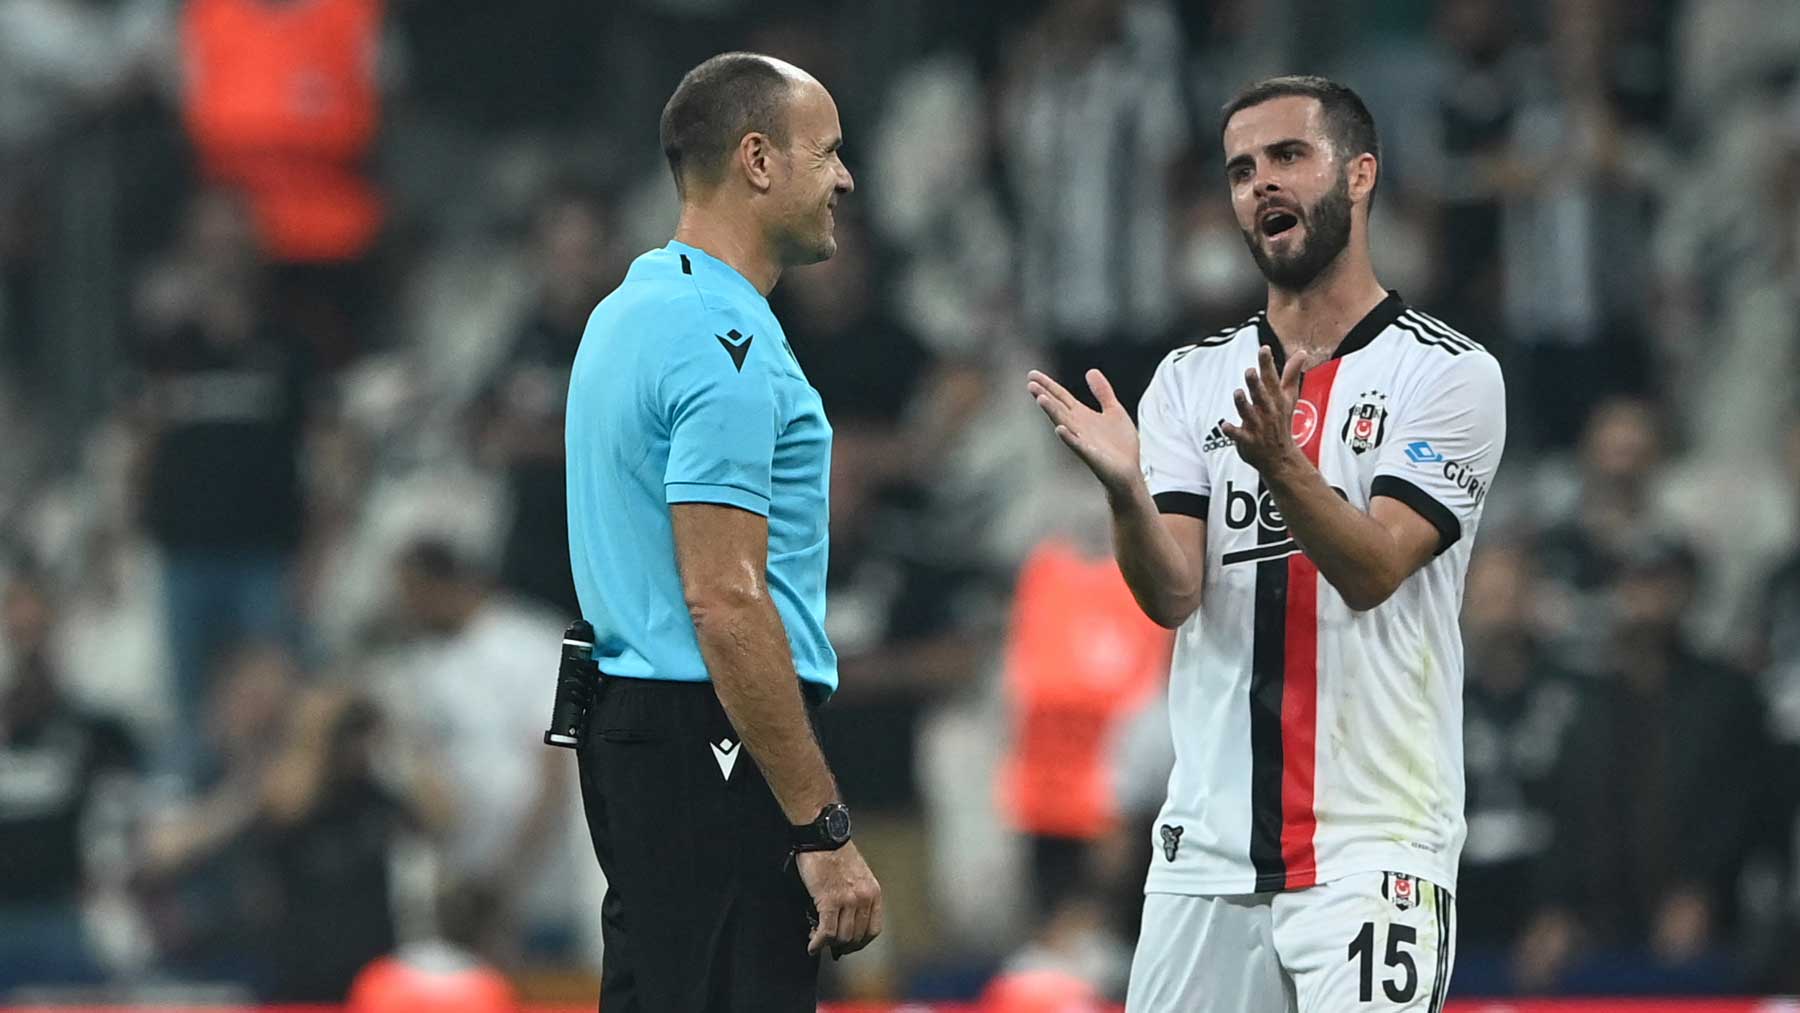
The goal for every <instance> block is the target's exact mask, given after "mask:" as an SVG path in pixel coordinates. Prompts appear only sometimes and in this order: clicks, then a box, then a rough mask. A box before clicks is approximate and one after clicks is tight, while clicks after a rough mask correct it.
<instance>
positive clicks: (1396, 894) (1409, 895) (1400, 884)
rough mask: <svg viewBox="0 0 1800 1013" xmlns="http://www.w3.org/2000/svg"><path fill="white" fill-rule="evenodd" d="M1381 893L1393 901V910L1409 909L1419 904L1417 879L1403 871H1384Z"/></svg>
mask: <svg viewBox="0 0 1800 1013" xmlns="http://www.w3.org/2000/svg"><path fill="white" fill-rule="evenodd" d="M1381 895H1382V896H1383V897H1386V898H1387V899H1388V900H1390V901H1393V902H1394V910H1396V911H1410V910H1412V909H1413V908H1415V907H1418V906H1419V880H1418V878H1417V877H1415V876H1408V875H1407V874H1405V873H1404V872H1384V873H1382V874H1381Z"/></svg>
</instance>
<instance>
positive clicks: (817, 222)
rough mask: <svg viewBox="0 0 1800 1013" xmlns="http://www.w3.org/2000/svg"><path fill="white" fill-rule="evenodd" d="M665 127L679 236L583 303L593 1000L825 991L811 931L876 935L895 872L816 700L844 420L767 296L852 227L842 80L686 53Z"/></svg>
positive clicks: (827, 678) (575, 447)
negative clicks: (597, 987)
mask: <svg viewBox="0 0 1800 1013" xmlns="http://www.w3.org/2000/svg"><path fill="white" fill-rule="evenodd" d="M661 133H662V146H663V151H664V153H665V154H666V155H667V156H668V159H669V166H670V168H671V169H672V170H673V171H674V174H675V188H676V190H677V192H678V193H679V194H680V197H681V222H680V225H679V226H678V227H677V228H676V230H675V240H674V241H673V242H671V243H669V245H667V246H665V247H663V248H662V249H660V250H652V251H651V252H649V253H646V254H644V255H643V256H641V257H639V258H638V259H637V260H636V261H635V262H634V263H633V264H632V265H631V270H630V272H629V273H628V274H627V275H626V276H625V280H624V282H623V283H622V284H621V285H620V286H619V287H618V289H617V290H615V291H614V292H613V293H612V294H611V295H609V296H607V297H606V299H605V300H603V301H602V302H601V303H600V306H599V308H598V309H596V310H595V311H594V314H593V316H592V318H591V319H589V321H588V326H587V333H586V334H585V335H584V336H583V338H582V341H581V349H580V351H579V352H578V353H577V354H576V356H575V368H574V373H573V375H572V377H571V379H570V384H569V408H568V415H567V419H568V421H567V426H568V430H567V442H568V469H569V552H570V557H571V561H572V563H573V566H574V571H575V585H576V590H577V592H578V593H579V595H580V598H581V611H582V615H583V617H584V618H586V619H587V620H588V621H589V622H591V623H592V624H593V626H594V631H595V643H594V657H595V660H596V661H597V662H598V663H599V667H600V671H601V672H602V673H603V676H604V677H603V678H602V679H601V682H600V689H599V692H598V696H597V699H596V700H595V701H594V702H593V705H592V708H591V710H590V712H589V717H588V723H587V730H586V734H585V736H584V738H583V740H582V745H581V751H580V767H581V788H582V798H583V802H584V803H585V807H586V810H587V819H588V827H589V829H590V830H591V832H592V834H593V839H594V852H595V854H596V855H597V856H598V857H599V859H600V865H601V868H602V869H603V870H604V871H605V873H606V878H607V882H608V887H607V893H606V901H605V903H604V905H603V906H602V910H601V925H602V935H603V938H604V940H605V951H606V955H605V960H604V967H603V968H602V972H603V973H602V984H601V1006H602V1008H603V1009H605V1010H606V1013H703V1011H705V1013H713V1011H758V1013H762V1011H768V1013H788V1011H792V1013H813V1011H814V1010H815V1009H816V1006H817V995H818V972H819V956H818V955H819V954H820V952H821V951H823V950H825V949H827V948H829V949H831V950H832V951H833V953H834V954H843V953H848V952H852V951H854V950H858V949H861V948H862V947H863V946H866V945H867V944H868V943H869V941H870V940H872V939H874V938H875V936H876V934H878V933H879V932H880V931H881V888H880V887H879V886H878V885H877V884H876V882H875V877H874V875H873V874H872V873H871V872H870V871H869V867H868V865H867V864H865V863H864V861H863V859H862V856H861V854H859V853H858V851H857V849H856V845H855V844H854V843H852V842H851V840H850V814H849V810H848V809H846V808H845V807H844V805H843V803H842V800H841V799H840V798H839V795H838V790H837V784H836V782H835V781H834V780H833V778H832V775H831V769H830V768H829V767H828V766H827V765H826V763H825V756H824V753H823V752H822V751H821V750H820V748H819V743H818V739H817V738H816V736H815V735H814V732H813V727H812V722H811V717H810V711H811V710H812V708H814V707H816V706H818V705H819V704H820V703H821V702H823V701H824V700H825V699H826V698H827V697H829V696H830V695H831V693H832V691H833V690H834V689H836V688H837V655H836V653H834V652H833V651H832V648H831V644H830V643H829V642H828V641H827V640H826V639H825V628H824V618H825V558H826V501H827V474H828V464H829V460H830V457H831V427H830V425H829V424H827V423H826V421H825V413H824V409H823V405H822V404H821V402H820V400H819V394H818V392H817V391H815V390H814V389H813V388H812V386H811V385H810V384H809V383H808V382H807V380H806V376H805V374H803V373H802V372H801V370H800V364H799V363H798V362H797V361H795V359H794V353H793V350H792V349H790V348H789V347H788V343H787V339H786V338H785V337H784V336H783V334H782V330H781V324H780V323H778V322H777V321H776V319H775V316H774V314H773V313H771V312H770V310H769V303H768V298H767V297H768V294H769V291H770V290H771V289H773V288H774V287H775V283H776V282H777V281H778V280H779V279H780V277H781V272H782V271H783V270H785V269H787V268H789V267H797V266H800V265H804V264H813V263H817V262H819V261H822V260H824V259H826V258H828V257H830V256H831V255H832V253H833V252H834V251H835V250H836V248H837V244H836V240H835V239H834V238H833V236H832V209H833V208H834V207H835V206H836V204H837V202H838V199H839V198H840V197H842V196H843V195H844V194H847V193H849V192H850V190H851V187H852V182H851V179H850V173H849V170H847V169H845V168H844V163H843V162H842V161H841V160H840V159H839V157H838V146H839V145H840V144H841V143H842V133H841V129H840V127H839V126H838V115H837V106H836V104H835V103H833V102H832V100H831V96H830V95H829V94H828V93H827V92H826V91H825V89H824V87H823V86H821V85H820V84H819V82H818V81H816V80H814V79H813V78H812V76H811V75H809V74H807V73H806V72H805V71H802V70H800V69H799V68H797V67H794V66H792V65H790V64H787V63H784V62H782V61H780V60H775V59H772V58H769V57H766V56H759V55H755V54H751V53H726V54H724V55H721V56H715V57H713V58H712V59H710V60H707V61H706V62H705V63H702V64H700V65H699V66H698V67H695V68H694V69H693V70H691V71H689V72H688V74H687V76H686V77H684V78H682V80H681V84H680V85H679V86H678V87H677V88H676V89H675V94H674V95H673V96H672V97H671V98H670V99H669V102H668V105H667V106H665V107H664V108H663V113H662V130H661ZM745 753H748V754H749V756H748V757H747V758H746V757H745V755H744V754H745Z"/></svg>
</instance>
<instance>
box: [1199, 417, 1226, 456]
mask: <svg viewBox="0 0 1800 1013" xmlns="http://www.w3.org/2000/svg"><path fill="white" fill-rule="evenodd" d="M1224 424H1225V420H1224V419H1220V420H1219V421H1218V422H1217V423H1216V424H1215V425H1214V426H1213V427H1212V432H1210V433H1207V434H1206V439H1204V440H1202V441H1201V442H1200V452H1201V453H1203V454H1210V453H1212V452H1213V451H1215V450H1224V449H1225V448H1226V447H1229V446H1231V437H1229V436H1226V435H1225V430H1224V429H1222V428H1220V427H1221V426H1223V425H1224Z"/></svg>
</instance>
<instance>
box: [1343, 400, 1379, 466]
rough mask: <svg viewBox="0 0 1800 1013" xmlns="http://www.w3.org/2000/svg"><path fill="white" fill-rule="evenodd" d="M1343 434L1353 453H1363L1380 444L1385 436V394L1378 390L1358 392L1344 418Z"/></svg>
mask: <svg viewBox="0 0 1800 1013" xmlns="http://www.w3.org/2000/svg"><path fill="white" fill-rule="evenodd" d="M1343 436H1344V442H1345V443H1347V444H1349V445H1350V450H1351V451H1352V452H1353V453H1357V454H1363V453H1367V452H1368V451H1371V450H1374V449H1375V448H1376V447H1379V446H1381V441H1382V440H1383V439H1384V438H1385V437H1386V436H1387V395H1386V394H1383V393H1381V392H1380V391H1378V390H1366V391H1363V392H1362V393H1361V394H1358V395H1357V396H1356V400H1355V401H1354V402H1353V403H1352V404H1351V405H1350V414H1349V416H1348V417H1346V418H1345V419H1344V431H1343Z"/></svg>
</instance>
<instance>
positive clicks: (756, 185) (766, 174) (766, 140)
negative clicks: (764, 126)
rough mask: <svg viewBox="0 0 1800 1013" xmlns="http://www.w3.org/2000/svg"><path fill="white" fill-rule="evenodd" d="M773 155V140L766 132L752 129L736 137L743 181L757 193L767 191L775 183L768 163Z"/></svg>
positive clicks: (771, 168) (738, 160) (739, 166)
mask: <svg viewBox="0 0 1800 1013" xmlns="http://www.w3.org/2000/svg"><path fill="white" fill-rule="evenodd" d="M774 155H775V142H774V141H773V140H772V139H771V138H770V137H769V135H768V134H764V133H760V132H758V131H755V130H752V131H750V132H749V133H747V134H745V135H744V136H743V137H741V138H739V139H738V146H737V152H736V156H737V165H738V168H739V169H740V170H741V171H742V172H743V174H744V181H745V182H747V183H749V184H750V188H751V189H752V190H755V191H756V192H757V193H768V192H769V190H770V189H772V188H773V187H774V185H775V176H774V171H773V170H774V167H773V166H772V165H771V164H770V161H771V159H772V158H773V157H774Z"/></svg>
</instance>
